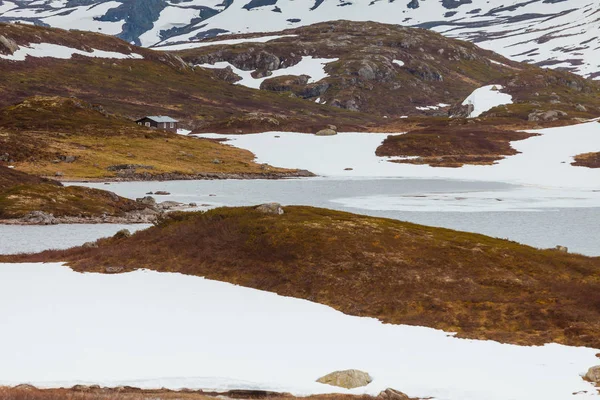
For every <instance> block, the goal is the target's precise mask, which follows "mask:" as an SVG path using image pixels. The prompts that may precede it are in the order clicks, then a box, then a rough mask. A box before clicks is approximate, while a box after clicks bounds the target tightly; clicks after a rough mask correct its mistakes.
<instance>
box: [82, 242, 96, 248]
mask: <svg viewBox="0 0 600 400" xmlns="http://www.w3.org/2000/svg"><path fill="white" fill-rule="evenodd" d="M81 247H83V248H84V249H95V248H97V247H98V243H96V242H85V243H84V244H82V245H81Z"/></svg>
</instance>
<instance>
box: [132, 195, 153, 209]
mask: <svg viewBox="0 0 600 400" xmlns="http://www.w3.org/2000/svg"><path fill="white" fill-rule="evenodd" d="M135 201H136V202H138V203H140V204H143V205H145V206H148V207H155V206H156V200H155V199H154V197H152V196H145V197H140V198H137V199H135Z"/></svg>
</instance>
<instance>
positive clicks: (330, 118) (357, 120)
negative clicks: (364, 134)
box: [0, 24, 378, 133]
mask: <svg viewBox="0 0 600 400" xmlns="http://www.w3.org/2000/svg"><path fill="white" fill-rule="evenodd" d="M2 38H4V39H3V40H2ZM0 90H1V91H2V96H1V97H0V107H1V106H8V105H11V104H14V103H18V102H21V101H23V100H24V99H26V98H28V97H30V96H35V95H42V96H61V97H69V96H75V97H77V98H79V99H81V100H84V101H87V102H89V103H94V104H99V105H101V106H103V107H104V109H105V110H106V111H108V112H112V113H117V114H120V115H122V116H125V117H128V118H130V119H137V118H140V117H142V116H144V115H170V116H172V117H174V118H179V119H181V120H182V122H183V125H184V127H187V128H189V129H192V128H196V127H200V126H204V125H209V124H219V123H222V124H223V125H226V126H229V127H231V130H234V129H240V130H241V132H244V133H247V132H252V131H260V130H265V129H267V130H268V129H271V130H275V129H277V130H300V131H309V132H310V131H316V130H319V129H322V128H323V127H324V126H325V125H327V124H330V123H334V124H336V125H338V126H340V127H345V129H348V130H353V129H354V130H356V129H362V130H364V129H365V128H364V127H363V128H361V127H362V126H363V125H369V124H372V123H374V122H376V121H377V120H378V118H376V117H374V116H371V115H366V114H360V113H354V112H348V111H344V110H340V109H339V108H335V107H327V106H323V105H319V104H315V103H314V102H307V101H303V100H301V99H296V98H291V97H289V96H281V95H279V94H276V93H269V92H258V91H256V90H252V89H249V88H245V87H240V86H234V85H231V84H230V83H229V82H226V81H223V80H221V79H217V77H216V76H215V73H214V72H212V71H207V70H205V69H202V68H193V67H191V66H189V65H187V64H186V63H185V62H184V61H183V60H181V58H179V57H176V56H173V55H171V54H169V53H166V52H158V51H153V50H148V49H144V48H140V47H135V46H131V45H129V44H128V43H126V42H123V41H121V40H119V39H118V38H115V37H112V36H107V35H101V34H97V33H84V32H73V31H71V32H69V31H64V30H60V29H51V28H44V27H35V26H28V25H23V24H0Z"/></svg>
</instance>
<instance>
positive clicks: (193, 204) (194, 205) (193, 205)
mask: <svg viewBox="0 0 600 400" xmlns="http://www.w3.org/2000/svg"><path fill="white" fill-rule="evenodd" d="M188 206H190V207H198V204H196V203H189V204H188Z"/></svg>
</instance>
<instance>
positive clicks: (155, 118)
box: [136, 115, 179, 122]
mask: <svg viewBox="0 0 600 400" xmlns="http://www.w3.org/2000/svg"><path fill="white" fill-rule="evenodd" d="M146 118H148V119H150V120H152V121H154V122H179V121H177V120H176V119H173V118H171V117H167V116H165V115H149V116H147V117H144V118H140V119H138V121H141V120H143V119H146ZM136 122H137V121H136Z"/></svg>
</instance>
